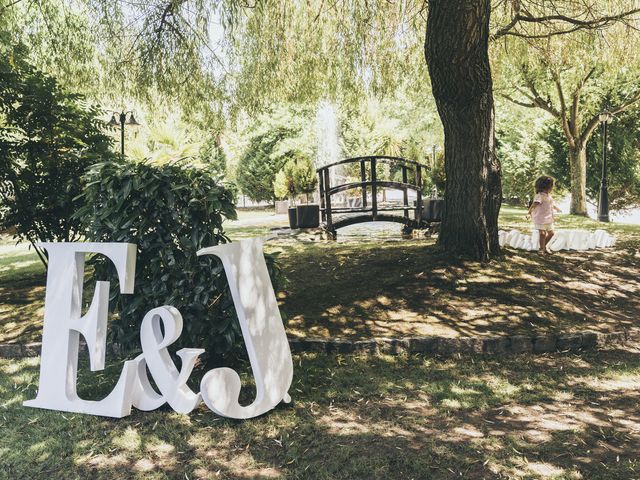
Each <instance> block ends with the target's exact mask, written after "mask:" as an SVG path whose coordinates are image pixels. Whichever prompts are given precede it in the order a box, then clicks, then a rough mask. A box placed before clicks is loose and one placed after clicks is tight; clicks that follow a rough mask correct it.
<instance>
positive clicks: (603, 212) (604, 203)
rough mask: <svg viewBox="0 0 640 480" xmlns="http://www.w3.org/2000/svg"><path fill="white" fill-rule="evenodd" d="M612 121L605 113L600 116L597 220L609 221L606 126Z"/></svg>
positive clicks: (609, 115)
mask: <svg viewBox="0 0 640 480" xmlns="http://www.w3.org/2000/svg"><path fill="white" fill-rule="evenodd" d="M612 120H613V115H611V114H610V113H609V112H607V111H605V112H603V113H601V114H600V123H601V124H602V179H601V181H600V198H599V199H598V220H599V221H600V222H608V221H609V192H608V191H607V143H608V140H607V125H608V124H609V123H611V121H612Z"/></svg>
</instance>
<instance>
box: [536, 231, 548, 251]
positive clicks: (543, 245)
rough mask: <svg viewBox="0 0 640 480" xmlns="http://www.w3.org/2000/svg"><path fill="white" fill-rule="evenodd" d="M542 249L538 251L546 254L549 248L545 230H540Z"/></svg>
mask: <svg viewBox="0 0 640 480" xmlns="http://www.w3.org/2000/svg"><path fill="white" fill-rule="evenodd" d="M539 233H540V247H539V248H538V251H540V252H544V251H545V250H546V248H547V232H546V231H544V230H540V232H539Z"/></svg>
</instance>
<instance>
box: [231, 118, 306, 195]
mask: <svg viewBox="0 0 640 480" xmlns="http://www.w3.org/2000/svg"><path fill="white" fill-rule="evenodd" d="M309 116H310V114H309V112H308V111H303V110H300V109H297V108H295V107H293V106H285V107H279V108H275V109H273V110H271V111H270V112H267V113H265V114H263V115H261V116H260V117H259V118H258V119H257V120H256V122H255V123H254V125H253V128H251V129H250V130H249V131H248V132H246V135H247V136H248V137H249V138H250V140H249V144H248V146H247V148H246V150H245V151H244V152H243V154H242V157H241V158H240V161H239V162H238V166H237V170H236V181H237V183H238V186H239V187H240V190H241V191H242V193H244V194H245V195H247V196H248V197H249V198H251V199H253V200H255V201H270V202H272V201H274V200H275V197H276V194H275V192H274V183H275V182H276V175H277V174H278V172H280V171H281V170H282V169H283V168H284V167H285V165H286V164H287V162H288V161H289V160H290V159H295V158H300V157H307V158H309V159H310V158H312V156H313V152H314V149H315V144H314V140H315V139H314V138H313V137H312V135H311V129H310V128H309V125H310V121H309ZM278 183H279V188H278V191H279V196H286V195H287V194H286V193H284V192H283V189H284V190H286V191H289V192H290V190H289V189H290V188H291V186H290V185H285V183H286V182H285V179H284V177H283V176H282V174H281V175H280V178H279V181H278ZM306 188H308V186H307V187H306ZM294 193H295V192H294Z"/></svg>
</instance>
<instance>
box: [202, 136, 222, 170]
mask: <svg viewBox="0 0 640 480" xmlns="http://www.w3.org/2000/svg"><path fill="white" fill-rule="evenodd" d="M198 157H199V158H200V161H201V162H203V163H205V164H207V165H210V166H211V168H212V169H213V170H214V171H216V172H218V174H219V175H222V176H225V174H226V173H227V155H226V154H225V153H224V150H223V149H222V146H221V145H220V136H219V135H215V136H212V137H210V138H209V139H207V140H205V141H204V143H203V144H202V147H200V152H199V154H198Z"/></svg>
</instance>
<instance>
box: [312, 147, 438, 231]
mask: <svg viewBox="0 0 640 480" xmlns="http://www.w3.org/2000/svg"><path fill="white" fill-rule="evenodd" d="M357 163H359V164H360V181H359V182H348V183H342V184H339V185H332V184H331V172H330V169H332V168H335V167H338V166H340V165H348V164H357ZM381 163H389V164H397V165H400V171H401V174H402V181H401V182H397V181H391V180H379V179H378V178H377V177H378V175H377V174H378V172H377V167H378V165H379V164H381ZM367 164H368V166H369V168H368V174H367ZM424 168H426V166H425V165H422V164H420V163H418V162H415V161H413V160H407V159H406V158H400V157H390V156H385V155H374V156H365V157H355V158H347V159H345V160H341V161H339V162H335V163H332V164H329V165H325V166H323V167H320V168H318V169H317V170H316V172H317V174H318V180H319V182H318V184H319V188H320V212H321V215H322V222H323V224H324V227H325V229H326V230H328V231H331V232H335V229H336V228H339V226H340V225H338V224H335V225H334V221H333V214H337V213H366V214H368V215H366V216H361V217H359V219H357V220H356V221H350V222H348V223H349V224H350V223H358V222H359V221H376V220H383V218H381V217H382V216H384V217H385V218H384V220H392V221H402V220H403V219H404V223H406V224H409V223H414V224H420V222H421V219H422V208H423V202H422V170H423V169H424ZM410 173H413V175H411V178H412V181H409V178H410V175H409V174H410ZM378 188H388V189H394V190H400V191H402V193H403V195H402V197H403V204H402V205H399V206H397V207H395V206H393V207H388V206H387V207H385V206H382V207H379V206H378ZM351 189H360V191H361V198H362V200H361V205H362V206H361V207H338V208H336V207H333V206H332V196H333V195H335V194H337V193H340V192H344V191H346V190H351ZM409 190H413V191H415V192H416V205H415V207H414V206H412V205H410V204H409ZM368 191H370V192H371V204H370V205H369V203H368ZM400 210H402V211H403V216H402V217H399V216H392V215H385V214H380V212H385V211H387V212H389V211H400ZM410 212H412V215H411V214H410ZM412 216H413V218H411V217H412ZM354 220H355V219H354ZM343 223H345V224H346V222H343Z"/></svg>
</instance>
